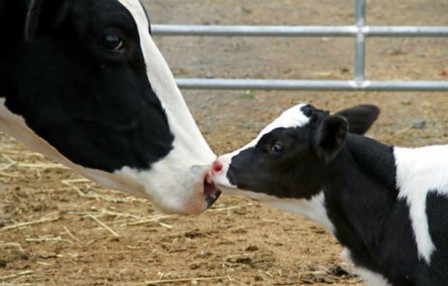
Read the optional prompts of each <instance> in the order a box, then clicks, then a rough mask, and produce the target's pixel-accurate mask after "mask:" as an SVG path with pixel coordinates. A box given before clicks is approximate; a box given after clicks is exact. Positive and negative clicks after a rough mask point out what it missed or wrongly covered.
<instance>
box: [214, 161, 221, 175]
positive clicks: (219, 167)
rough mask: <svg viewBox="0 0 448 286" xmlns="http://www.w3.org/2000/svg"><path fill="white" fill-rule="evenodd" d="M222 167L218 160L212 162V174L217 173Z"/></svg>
mask: <svg viewBox="0 0 448 286" xmlns="http://www.w3.org/2000/svg"><path fill="white" fill-rule="evenodd" d="M222 167H223V166H222V163H221V162H219V161H218V160H216V161H215V162H213V170H212V173H213V175H214V174H216V173H219V172H220V171H221V170H222Z"/></svg>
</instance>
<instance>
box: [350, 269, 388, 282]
mask: <svg viewBox="0 0 448 286" xmlns="http://www.w3.org/2000/svg"><path fill="white" fill-rule="evenodd" d="M355 272H356V273H357V274H358V275H359V276H360V277H361V278H362V279H363V280H364V281H366V282H367V285H368V286H392V284H390V283H389V281H388V280H387V279H386V278H385V277H384V276H383V275H381V274H379V273H376V272H373V271H370V270H367V269H365V268H362V267H357V268H356V269H355Z"/></svg>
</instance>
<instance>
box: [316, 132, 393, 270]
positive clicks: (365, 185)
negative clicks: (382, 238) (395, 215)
mask: <svg viewBox="0 0 448 286" xmlns="http://www.w3.org/2000/svg"><path fill="white" fill-rule="evenodd" d="M334 164H335V166H334V167H335V170H337V172H336V174H334V175H333V176H332V177H331V178H330V179H329V180H328V184H327V186H326V187H324V193H325V202H326V208H327V215H328V216H329V218H330V220H331V222H332V223H333V225H334V229H335V235H336V237H337V238H338V240H339V241H340V242H341V243H342V244H344V245H345V246H347V247H348V248H349V249H350V250H351V253H352V254H355V256H357V257H353V259H355V260H357V263H358V265H362V266H364V267H366V268H369V269H371V270H375V269H376V268H377V266H376V265H375V264H374V263H373V260H372V259H371V257H370V253H371V251H372V250H374V248H375V244H376V242H377V238H378V235H381V232H382V231H383V229H384V227H385V226H384V225H383V224H384V223H385V221H387V218H388V217H390V215H391V212H392V210H393V205H394V204H395V203H396V201H397V195H398V193H397V190H396V187H395V185H396V184H395V161H394V156H393V148H392V146H387V145H383V144H381V143H379V142H376V141H374V140H372V139H370V138H366V137H363V136H358V135H349V137H348V138H347V142H346V144H345V147H344V149H343V150H342V152H341V153H340V155H339V156H338V157H337V158H336V160H335V162H334ZM367 249H369V250H367Z"/></svg>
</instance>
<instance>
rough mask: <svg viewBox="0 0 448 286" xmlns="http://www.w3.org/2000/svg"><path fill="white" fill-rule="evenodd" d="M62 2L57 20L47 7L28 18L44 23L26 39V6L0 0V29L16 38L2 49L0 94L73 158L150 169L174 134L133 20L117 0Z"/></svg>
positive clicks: (99, 165)
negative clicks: (159, 97)
mask: <svg viewBox="0 0 448 286" xmlns="http://www.w3.org/2000/svg"><path fill="white" fill-rule="evenodd" d="M44 2H45V1H44ZM51 2H52V3H53V4H54V5H57V3H58V2H63V0H60V1H59V0H51ZM11 3H16V4H11ZM20 3H22V4H20ZM67 3H69V6H66V7H63V9H68V10H67V11H64V13H66V15H65V16H64V17H63V18H58V21H51V19H49V18H48V17H51V16H52V13H51V11H50V12H49V13H48V14H43V15H46V16H45V17H46V18H45V19H43V20H42V19H39V18H37V19H33V24H34V25H40V24H42V25H44V26H43V27H44V28H42V29H37V30H36V33H35V37H31V40H30V41H24V29H25V27H24V21H25V16H26V7H25V5H23V2H21V1H10V0H0V15H1V16H2V17H4V16H5V15H8V16H7V17H6V18H3V19H2V18H1V17H0V19H1V20H0V24H1V25H0V29H1V31H2V35H3V36H4V35H5V34H6V35H8V39H13V40H12V41H6V43H4V44H2V47H1V49H0V78H1V79H2V81H1V82H2V88H4V91H3V92H2V94H1V96H4V97H6V102H7V107H8V108H9V109H10V110H11V111H12V112H14V113H16V114H18V115H21V116H22V117H23V118H24V119H25V121H26V123H27V125H28V126H29V127H30V128H31V129H32V130H33V131H34V132H35V133H36V134H38V135H39V136H40V137H42V138H43V139H45V140H46V141H47V142H48V143H50V144H51V145H52V146H53V147H55V148H56V149H57V150H58V151H59V152H60V153H62V154H63V155H64V156H65V157H67V158H68V159H69V160H71V161H72V162H74V163H76V164H79V165H82V166H84V167H89V168H94V169H100V170H104V171H108V172H113V171H115V170H119V169H121V168H123V167H124V166H128V167H132V168H138V169H147V168H149V167H150V165H151V164H152V163H154V162H156V161H158V160H160V159H161V158H163V157H164V156H166V155H167V154H168V153H169V152H170V150H171V149H172V143H173V140H174V137H173V134H171V132H170V129H169V126H168V122H167V117H166V114H165V112H164V110H163V108H162V105H161V102H160V101H159V99H158V97H157V95H156V94H155V93H154V91H153V90H152V87H151V83H150V82H149V80H148V78H147V75H146V64H145V59H144V58H143V54H142V51H141V48H140V40H139V36H138V31H137V26H136V23H135V21H134V20H133V18H132V17H131V14H130V13H129V11H127V10H126V8H125V7H123V6H122V5H121V4H120V3H119V2H118V1H116V0H97V1H68V2H67ZM44 8H45V7H44ZM55 11H56V9H55ZM59 15H60V14H59ZM40 20H42V21H44V23H40ZM48 23H51V25H49V24H48ZM5 24H7V25H5ZM5 26H7V28H6V27H5ZM148 29H149V27H148ZM148 31H149V30H148ZM115 48H116V49H115ZM147 60H151V59H147ZM3 83H5V85H3Z"/></svg>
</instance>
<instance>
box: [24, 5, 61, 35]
mask: <svg viewBox="0 0 448 286" xmlns="http://www.w3.org/2000/svg"><path fill="white" fill-rule="evenodd" d="M68 2H69V1H68V0H30V4H29V8H28V13H27V16H26V22H25V40H26V41H28V42H29V41H33V40H35V39H37V38H39V37H41V36H43V35H45V34H47V33H50V32H51V30H52V29H54V28H56V27H57V26H58V25H59V24H61V22H62V21H63V20H64V19H65V17H66V16H67V14H68Z"/></svg>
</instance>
